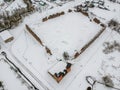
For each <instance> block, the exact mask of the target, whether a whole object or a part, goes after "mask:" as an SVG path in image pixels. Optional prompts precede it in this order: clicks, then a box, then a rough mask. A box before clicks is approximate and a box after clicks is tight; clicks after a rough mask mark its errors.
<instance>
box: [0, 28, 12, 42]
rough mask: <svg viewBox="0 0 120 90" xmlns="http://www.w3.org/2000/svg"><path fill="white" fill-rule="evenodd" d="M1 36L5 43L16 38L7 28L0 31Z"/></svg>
mask: <svg viewBox="0 0 120 90" xmlns="http://www.w3.org/2000/svg"><path fill="white" fill-rule="evenodd" d="M0 37H1V38H2V40H3V41H4V42H5V43H8V42H11V41H12V40H13V39H14V37H13V36H12V35H11V34H10V32H9V31H7V30H5V31H2V32H0Z"/></svg>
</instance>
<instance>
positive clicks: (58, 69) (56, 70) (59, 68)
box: [48, 61, 67, 75]
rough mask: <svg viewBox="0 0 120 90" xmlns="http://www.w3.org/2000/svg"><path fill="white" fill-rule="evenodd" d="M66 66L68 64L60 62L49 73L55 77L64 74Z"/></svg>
mask: <svg viewBox="0 0 120 90" xmlns="http://www.w3.org/2000/svg"><path fill="white" fill-rule="evenodd" d="M66 66H67V63H65V62H63V61H59V62H58V63H57V64H56V65H54V66H53V67H51V68H50V69H49V71H48V72H49V73H51V74H52V75H54V74H55V73H59V72H63V70H64V69H66Z"/></svg>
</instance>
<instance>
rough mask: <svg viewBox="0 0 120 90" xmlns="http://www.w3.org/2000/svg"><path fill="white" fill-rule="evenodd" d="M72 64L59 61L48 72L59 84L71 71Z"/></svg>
mask: <svg viewBox="0 0 120 90" xmlns="http://www.w3.org/2000/svg"><path fill="white" fill-rule="evenodd" d="M71 65H72V64H71V63H66V62H63V61H59V62H58V63H57V64H56V65H54V66H53V67H51V68H50V69H49V70H48V73H49V74H50V75H51V76H52V77H53V78H54V79H55V80H56V81H57V82H58V83H59V82H60V81H61V80H62V79H63V77H64V76H66V74H67V73H68V72H70V71H71Z"/></svg>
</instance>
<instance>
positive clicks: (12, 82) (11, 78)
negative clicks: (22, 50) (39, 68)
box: [0, 56, 29, 90]
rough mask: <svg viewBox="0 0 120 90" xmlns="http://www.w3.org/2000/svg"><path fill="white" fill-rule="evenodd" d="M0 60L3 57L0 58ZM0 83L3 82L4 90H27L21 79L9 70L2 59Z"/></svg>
mask: <svg viewBox="0 0 120 90" xmlns="http://www.w3.org/2000/svg"><path fill="white" fill-rule="evenodd" d="M0 58H3V57H2V56H0ZM0 81H2V82H3V85H4V89H5V90H18V89H19V90H29V89H28V88H27V86H26V85H25V84H24V81H23V80H22V78H21V77H20V76H19V75H18V74H17V73H15V72H14V71H13V70H12V69H11V67H10V66H9V64H8V63H7V62H5V61H4V59H0ZM1 90H2V89H1Z"/></svg>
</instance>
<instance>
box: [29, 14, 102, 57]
mask: <svg viewBox="0 0 120 90" xmlns="http://www.w3.org/2000/svg"><path fill="white" fill-rule="evenodd" d="M31 28H32V30H33V31H34V32H35V33H36V34H37V35H38V36H39V37H40V39H41V40H42V41H43V43H44V44H45V45H46V46H48V48H50V50H51V51H52V53H53V55H55V57H57V58H62V55H63V53H64V52H68V53H69V55H70V56H72V55H73V54H74V53H75V52H76V51H80V50H81V48H82V47H83V46H84V45H85V44H87V43H88V42H89V41H90V40H91V39H92V38H93V37H94V36H95V35H96V34H97V33H98V32H99V31H100V30H101V26H99V25H98V24H96V23H93V22H90V20H89V18H87V17H86V16H84V15H82V14H81V13H75V12H73V13H68V14H65V15H63V16H60V17H58V18H55V19H52V20H48V21H46V22H44V23H40V24H38V25H32V26H31Z"/></svg>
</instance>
